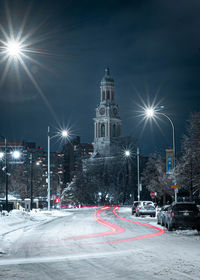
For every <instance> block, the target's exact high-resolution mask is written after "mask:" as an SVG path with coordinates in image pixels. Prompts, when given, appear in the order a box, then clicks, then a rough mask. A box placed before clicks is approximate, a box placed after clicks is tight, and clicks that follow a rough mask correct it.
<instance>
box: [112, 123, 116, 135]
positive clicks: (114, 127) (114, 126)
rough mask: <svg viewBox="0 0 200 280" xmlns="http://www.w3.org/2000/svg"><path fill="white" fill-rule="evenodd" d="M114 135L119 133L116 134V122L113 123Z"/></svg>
mask: <svg viewBox="0 0 200 280" xmlns="http://www.w3.org/2000/svg"><path fill="white" fill-rule="evenodd" d="M112 136H113V137H116V136H117V135H116V125H115V124H113V133H112Z"/></svg>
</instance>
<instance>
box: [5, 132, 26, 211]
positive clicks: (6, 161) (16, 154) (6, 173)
mask: <svg viewBox="0 0 200 280" xmlns="http://www.w3.org/2000/svg"><path fill="white" fill-rule="evenodd" d="M0 138H2V139H3V140H4V153H1V155H0V157H1V158H3V157H4V162H5V166H4V168H3V170H4V171H5V189H6V211H8V158H7V156H8V153H7V139H6V137H5V136H2V135H0ZM20 156H21V154H20V152H19V151H17V150H15V151H13V152H12V157H13V158H14V159H18V158H19V157H20Z"/></svg>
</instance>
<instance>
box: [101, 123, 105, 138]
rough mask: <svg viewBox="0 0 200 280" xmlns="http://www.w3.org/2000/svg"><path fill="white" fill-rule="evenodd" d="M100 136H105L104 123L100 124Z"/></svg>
mask: <svg viewBox="0 0 200 280" xmlns="http://www.w3.org/2000/svg"><path fill="white" fill-rule="evenodd" d="M101 137H105V124H102V125H101Z"/></svg>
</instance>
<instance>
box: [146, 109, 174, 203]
mask: <svg viewBox="0 0 200 280" xmlns="http://www.w3.org/2000/svg"><path fill="white" fill-rule="evenodd" d="M145 115H146V117H147V118H154V117H156V115H161V116H164V117H165V118H167V119H168V120H169V122H170V124H171V127H172V147H173V148H172V149H173V169H172V172H173V176H174V180H175V164H176V160H175V127H174V124H173V122H172V120H171V118H170V117H169V116H168V115H166V114H165V113H163V112H160V111H158V110H156V109H154V108H152V107H149V108H146V110H145ZM175 181H176V180H175ZM174 191H175V202H177V191H176V189H175V190H174Z"/></svg>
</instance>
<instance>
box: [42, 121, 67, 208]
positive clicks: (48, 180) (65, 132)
mask: <svg viewBox="0 0 200 280" xmlns="http://www.w3.org/2000/svg"><path fill="white" fill-rule="evenodd" d="M59 135H60V136H61V137H63V138H68V137H69V131H68V130H67V129H64V130H62V131H60V133H59ZM52 137H54V136H52ZM52 137H51V135H50V127H49V126H48V171H47V182H48V189H47V193H48V195H47V196H48V198H47V199H48V211H50V206H51V205H50V203H51V197H50V193H51V182H50V178H51V168H50V140H51V138H52Z"/></svg>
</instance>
